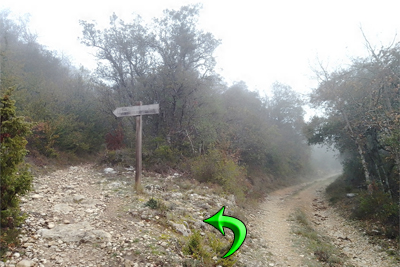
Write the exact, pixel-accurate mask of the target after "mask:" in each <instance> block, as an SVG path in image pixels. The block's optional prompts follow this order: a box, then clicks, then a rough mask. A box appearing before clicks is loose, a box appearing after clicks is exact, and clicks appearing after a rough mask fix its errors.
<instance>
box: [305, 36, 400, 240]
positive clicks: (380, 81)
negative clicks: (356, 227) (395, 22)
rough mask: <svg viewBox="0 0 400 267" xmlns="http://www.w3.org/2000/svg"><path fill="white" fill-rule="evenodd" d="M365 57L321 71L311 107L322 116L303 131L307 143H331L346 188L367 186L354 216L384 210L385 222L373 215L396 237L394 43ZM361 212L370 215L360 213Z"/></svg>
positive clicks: (398, 85) (398, 109)
mask: <svg viewBox="0 0 400 267" xmlns="http://www.w3.org/2000/svg"><path fill="white" fill-rule="evenodd" d="M370 52H371V54H370V56H369V57H367V58H362V59H356V60H354V62H353V64H352V65H351V66H350V67H348V68H344V69H340V70H337V71H335V72H332V73H328V72H327V71H326V70H323V72H322V73H321V76H320V77H321V81H320V85H319V87H318V88H317V89H315V90H314V92H313V93H312V95H311V102H312V103H314V104H315V106H317V107H323V108H324V110H325V115H324V116H323V117H314V118H313V119H312V121H311V122H310V123H309V124H308V126H307V127H306V128H305V132H306V135H307V136H308V140H309V142H310V143H312V144H321V143H327V144H333V145H334V146H335V147H336V148H337V149H338V151H339V152H340V153H341V154H342V156H343V159H344V160H343V170H344V177H345V178H346V179H347V183H348V184H349V185H352V186H353V187H361V188H364V190H366V189H367V187H368V191H369V194H366V195H364V197H363V198H362V199H361V200H360V209H358V210H357V211H358V212H359V213H358V215H359V217H360V216H361V214H362V216H361V217H365V218H367V217H373V216H375V215H376V212H377V210H380V211H384V210H386V211H387V212H384V213H385V216H386V217H385V218H383V217H382V216H381V215H379V220H380V221H381V222H388V220H389V221H390V222H388V223H391V224H393V225H397V226H395V229H396V228H397V230H396V231H397V235H398V230H399V229H398V225H399V214H398V213H399V206H398V204H399V203H398V200H399V183H400V156H399V155H400V154H399V153H400V43H397V44H396V45H394V46H393V47H389V48H382V49H381V50H380V51H379V52H378V53H376V52H375V51H374V50H373V49H370ZM378 199H379V201H378ZM383 200H385V203H383V202H382V201H383ZM378 202H379V203H380V204H379V205H378V204H377V203H378ZM372 203H375V204H374V205H372ZM382 205H384V206H385V208H382ZM367 207H368V210H369V211H370V214H365V212H364V211H365V210H366V208H367ZM379 207H380V208H379ZM360 210H363V211H360Z"/></svg>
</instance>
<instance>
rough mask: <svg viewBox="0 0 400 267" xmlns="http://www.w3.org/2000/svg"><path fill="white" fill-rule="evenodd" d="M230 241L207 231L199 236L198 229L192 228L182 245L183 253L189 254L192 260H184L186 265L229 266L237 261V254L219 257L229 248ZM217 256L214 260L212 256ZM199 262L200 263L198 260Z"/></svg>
mask: <svg viewBox="0 0 400 267" xmlns="http://www.w3.org/2000/svg"><path fill="white" fill-rule="evenodd" d="M230 247H231V243H229V242H227V241H226V238H223V237H221V236H216V235H215V234H214V233H208V234H207V235H206V236H201V234H200V231H197V230H194V231H193V233H192V235H190V236H189V238H188V239H187V241H186V244H185V245H184V246H183V249H182V251H183V253H184V254H186V255H191V256H192V257H193V258H194V260H192V261H188V262H185V264H186V266H205V267H206V266H210V267H211V266H218V265H220V266H223V267H231V266H233V265H234V264H235V263H236V262H237V256H236V255H235V254H234V255H231V256H230V257H227V258H224V259H222V258H221V257H222V256H223V255H224V254H225V253H226V252H227V251H228V250H229V248H230ZM214 256H217V257H218V260H216V261H214V260H213V257H214ZM199 261H200V262H201V264H200V262H199Z"/></svg>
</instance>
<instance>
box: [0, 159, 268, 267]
mask: <svg viewBox="0 0 400 267" xmlns="http://www.w3.org/2000/svg"><path fill="white" fill-rule="evenodd" d="M132 177H134V171H133V169H131V168H127V169H125V168H124V169H120V170H117V171H116V170H114V169H111V168H105V169H96V168H94V167H93V166H90V165H84V166H72V167H70V168H68V169H64V170H58V171H56V172H53V173H51V174H48V175H43V176H39V177H36V178H35V180H34V191H33V192H31V193H30V194H29V195H27V196H25V197H23V198H22V207H21V209H22V211H25V212H27V213H28V214H29V216H28V218H27V220H26V222H25V224H24V225H23V226H22V235H21V236H20V241H21V246H22V247H20V248H18V249H16V250H15V251H10V252H8V253H7V257H6V259H7V261H6V262H5V263H2V262H1V263H0V266H149V267H150V266H182V265H183V264H184V262H185V260H186V259H187V258H189V256H186V255H183V253H182V252H181V250H182V242H181V240H182V237H184V236H189V235H190V234H191V232H192V230H193V229H197V230H200V231H202V234H204V232H205V231H212V230H213V229H212V227H211V226H209V225H208V224H205V223H204V222H203V221H202V220H204V219H206V218H209V217H210V216H212V215H214V214H215V213H216V212H217V211H218V210H219V209H220V208H221V207H222V206H225V207H226V209H225V210H226V212H225V214H227V215H229V211H233V210H237V207H236V205H235V198H234V197H233V196H232V195H231V196H225V197H222V196H221V195H217V194H214V193H212V190H211V189H209V188H207V187H206V186H202V185H196V183H194V181H191V180H187V179H181V178H180V177H179V174H175V175H173V176H169V177H166V178H165V177H161V176H160V175H156V174H151V175H148V176H147V175H144V177H143V178H142V185H143V187H144V193H143V194H139V195H138V194H136V193H133V192H132V190H131V188H132ZM152 198H153V199H154V200H155V201H157V200H158V201H159V202H161V201H162V204H163V207H161V208H157V209H152V208H151V204H152V202H151V201H150V202H149V200H151V199H152ZM146 203H147V204H148V206H145V204H146ZM249 216H251V217H255V216H254V215H252V214H249ZM248 227H249V226H248ZM221 238H222V235H221ZM248 241H249V242H245V244H244V245H243V246H242V248H241V249H243V251H244V252H245V251H248V250H249V249H250V247H249V245H250V246H254V241H253V242H252V241H251V238H248ZM215 259H216V260H217V258H215ZM251 262H252V259H251V258H246V256H243V257H242V258H241V259H240V265H241V266H246V265H247V266H254V265H252V263H251ZM262 266H264V265H262Z"/></svg>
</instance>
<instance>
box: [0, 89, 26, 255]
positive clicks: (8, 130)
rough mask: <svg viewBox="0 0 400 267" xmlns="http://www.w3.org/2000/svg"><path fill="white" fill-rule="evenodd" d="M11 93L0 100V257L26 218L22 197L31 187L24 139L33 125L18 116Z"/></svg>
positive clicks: (7, 93) (8, 91)
mask: <svg viewBox="0 0 400 267" xmlns="http://www.w3.org/2000/svg"><path fill="white" fill-rule="evenodd" d="M11 92H12V90H11V89H9V90H7V92H6V94H5V95H4V96H3V97H2V98H1V103H0V105H1V113H0V117H1V128H0V138H1V146H0V193H1V194H0V196H1V201H0V205H1V210H0V227H1V235H0V245H1V251H0V254H2V252H3V251H4V248H5V247H7V245H8V244H7V243H9V241H10V240H9V239H8V235H10V230H12V229H14V228H15V227H16V226H19V225H20V223H21V222H22V219H23V216H21V212H20V209H19V197H20V196H22V195H24V194H25V193H27V192H28V191H29V190H30V188H31V181H32V176H31V174H30V172H29V171H28V166H27V165H26V164H25V163H24V157H25V155H26V153H27V151H26V149H25V145H26V144H27V141H26V139H25V137H26V136H27V135H28V134H29V133H30V126H31V125H30V124H29V123H27V122H25V120H24V118H23V117H18V116H16V112H15V106H14V103H15V101H14V100H11V99H10V97H11Z"/></svg>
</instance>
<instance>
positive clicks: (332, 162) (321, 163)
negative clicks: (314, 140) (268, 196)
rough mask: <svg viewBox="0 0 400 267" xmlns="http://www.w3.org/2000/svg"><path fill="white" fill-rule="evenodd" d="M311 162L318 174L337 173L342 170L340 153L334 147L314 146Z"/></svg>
mask: <svg viewBox="0 0 400 267" xmlns="http://www.w3.org/2000/svg"><path fill="white" fill-rule="evenodd" d="M311 164H312V167H313V168H314V169H315V171H316V173H317V175H329V174H336V173H340V172H341V171H342V166H341V164H340V158H339V153H338V152H337V151H335V150H334V149H333V148H332V147H327V146H320V145H314V146H312V147H311Z"/></svg>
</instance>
